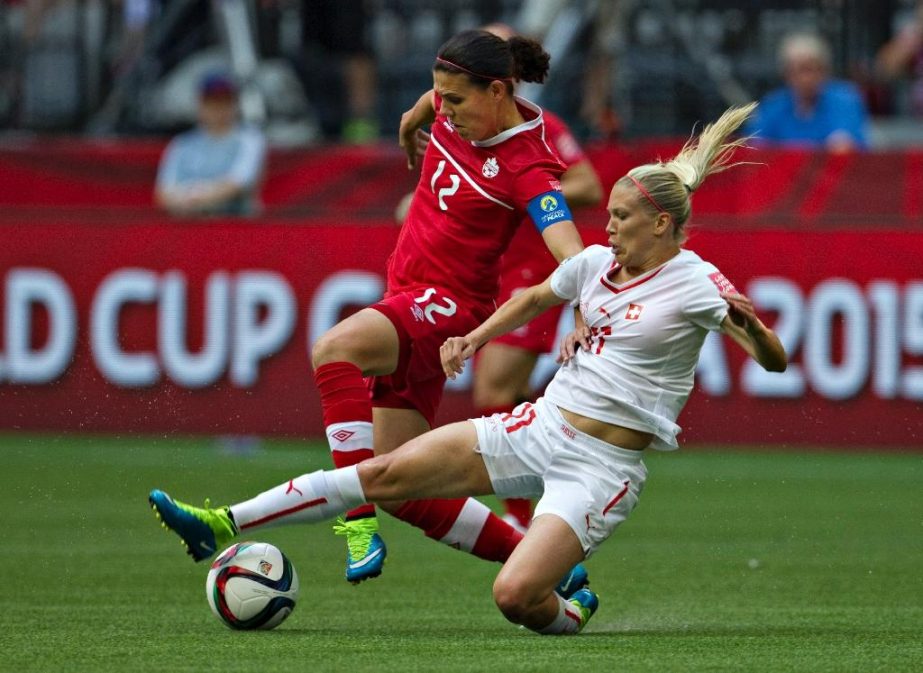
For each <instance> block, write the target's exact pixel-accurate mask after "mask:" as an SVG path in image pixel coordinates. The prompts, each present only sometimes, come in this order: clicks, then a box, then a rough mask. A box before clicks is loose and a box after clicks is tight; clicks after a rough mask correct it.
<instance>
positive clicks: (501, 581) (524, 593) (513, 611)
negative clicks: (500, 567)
mask: <svg viewBox="0 0 923 673" xmlns="http://www.w3.org/2000/svg"><path fill="white" fill-rule="evenodd" d="M493 593H494V602H495V603H496V604H497V607H498V608H500V612H502V613H503V616H504V617H506V618H507V619H508V620H510V621H511V622H513V623H514V624H521V623H522V622H523V621H524V620H525V619H526V617H527V616H528V615H529V614H530V613H531V612H532V610H534V609H535V606H536V605H537V604H538V603H540V602H541V601H540V599H541V597H540V596H538V595H537V592H535V591H534V588H533V587H532V586H531V585H530V584H529V583H528V582H526V581H523V580H521V579H519V578H515V577H509V576H506V575H504V574H503V573H501V574H500V575H498V576H497V579H496V580H495V581H494V588H493Z"/></svg>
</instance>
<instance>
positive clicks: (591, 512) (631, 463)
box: [472, 398, 647, 556]
mask: <svg viewBox="0 0 923 673" xmlns="http://www.w3.org/2000/svg"><path fill="white" fill-rule="evenodd" d="M472 423H474V427H475V428H476V429H477V433H478V446H477V449H476V450H477V451H478V453H480V454H481V456H482V457H483V458H484V464H485V465H486V466H487V472H488V474H489V475H490V481H491V483H492V484H493V488H494V493H496V494H497V495H498V496H499V497H501V498H509V497H540V498H541V499H540V500H539V501H538V504H537V505H536V506H535V516H539V515H541V514H554V515H556V516H559V517H560V518H562V519H563V520H564V521H566V522H567V524H568V525H569V526H570V527H571V528H573V530H574V533H576V534H577V538H578V539H579V540H580V544H581V545H582V546H583V550H584V552H585V553H586V555H587V556H589V555H590V554H592V553H593V552H594V551H596V548H597V547H599V545H600V544H601V543H602V541H603V540H605V539H606V538H607V537H609V536H610V535H611V534H612V533H613V531H615V529H616V528H617V527H618V526H619V524H621V523H622V522H623V521H624V520H625V519H626V518H628V515H629V514H630V513H631V510H633V509H634V508H635V505H637V504H638V498H639V496H640V495H641V489H642V488H643V487H644V481H645V479H647V468H646V467H645V466H644V462H643V461H642V460H641V452H640V451H632V450H630V449H622V448H620V447H617V446H613V445H612V444H607V443H606V442H604V441H602V440H600V439H596V438H595V437H592V436H590V435H587V434H585V433H583V432H580V431H579V430H577V429H575V428H574V427H573V426H571V425H570V424H569V423H568V422H567V421H565V420H564V417H563V416H561V412H560V411H558V408H557V406H555V405H554V404H552V403H551V402H548V401H546V400H545V399H544V398H539V399H538V401H536V402H534V403H531V402H526V403H524V404H520V405H519V406H518V407H516V408H515V409H514V410H513V412H512V413H509V414H494V415H493V416H490V417H486V418H478V419H474V420H472Z"/></svg>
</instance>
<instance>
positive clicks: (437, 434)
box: [150, 104, 786, 633]
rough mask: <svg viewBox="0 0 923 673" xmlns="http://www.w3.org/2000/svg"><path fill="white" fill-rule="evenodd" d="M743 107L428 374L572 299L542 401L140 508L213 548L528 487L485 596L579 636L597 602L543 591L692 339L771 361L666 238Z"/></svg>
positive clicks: (691, 362)
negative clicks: (264, 531)
mask: <svg viewBox="0 0 923 673" xmlns="http://www.w3.org/2000/svg"><path fill="white" fill-rule="evenodd" d="M754 107H755V105H754V104H750V105H748V106H745V107H741V108H732V109H730V110H728V111H727V112H725V114H724V115H722V117H721V118H720V119H719V120H718V121H717V122H715V123H714V124H712V125H710V126H707V127H706V128H705V129H704V131H703V132H702V135H701V136H700V137H699V138H698V140H697V141H691V142H690V143H688V144H687V146H686V147H684V148H683V150H682V151H681V152H680V153H679V155H678V156H677V157H676V158H674V159H673V160H671V161H669V162H666V163H656V164H648V165H644V166H639V167H636V168H634V169H632V170H631V171H629V173H628V174H627V175H626V176H624V177H623V178H621V179H620V180H618V181H617V182H616V184H615V186H614V187H613V188H612V192H611V194H610V197H609V203H608V211H609V222H608V224H607V226H606V232H607V234H608V236H609V246H600V245H595V246H591V247H589V248H587V249H586V250H584V251H583V252H581V253H579V254H577V255H575V256H574V257H572V258H570V259H569V260H567V261H565V262H564V263H562V264H561V266H560V267H558V269H557V270H556V271H555V272H554V273H553V274H552V275H551V276H550V277H549V278H548V279H547V280H546V281H545V282H543V283H541V284H540V285H536V286H533V287H531V288H529V289H528V290H526V291H524V292H522V293H521V294H519V295H517V296H516V297H514V298H512V299H510V300H509V301H508V302H506V303H505V304H504V305H503V306H502V307H500V309H499V310H498V311H497V312H496V313H494V314H493V315H492V316H491V317H490V318H488V319H487V320H486V321H485V322H484V323H482V324H481V325H480V326H479V327H477V328H476V329H474V330H473V331H472V332H470V333H469V334H467V335H466V336H463V337H453V338H450V339H448V340H447V341H446V342H445V344H444V345H443V346H442V351H441V355H442V362H443V368H444V370H445V372H446V375H447V376H449V377H454V376H455V375H456V374H457V373H459V372H461V371H462V368H463V366H464V361H465V360H467V359H468V358H470V357H471V356H473V355H474V353H475V351H476V350H477V348H478V347H480V346H481V345H483V344H484V343H486V342H487V341H488V340H489V339H491V338H493V337H495V336H497V335H499V334H503V333H505V332H507V331H509V330H512V329H515V328H516V327H518V326H519V325H522V324H524V323H525V322H527V321H528V320H530V319H531V318H533V317H534V316H535V315H537V314H538V313H540V312H541V311H543V310H545V309H546V308H548V307H550V306H552V305H555V304H560V303H563V302H571V303H572V304H574V305H578V306H579V307H580V310H581V311H582V313H583V317H584V321H585V322H586V324H587V332H586V333H585V334H582V335H578V336H577V337H576V338H575V339H574V340H571V341H570V342H569V343H568V344H566V345H565V346H564V347H563V348H562V351H563V352H562V356H563V359H564V360H565V363H564V365H563V366H562V367H561V369H560V370H559V371H558V373H557V374H556V375H555V377H554V379H553V380H552V382H551V383H550V384H549V386H548V388H547V391H546V393H545V396H544V397H543V398H540V399H539V400H538V401H537V402H535V403H525V404H522V405H520V406H519V407H517V408H516V409H515V410H514V411H513V412H512V413H510V414H495V415H494V416H491V417H489V418H480V419H476V420H473V421H463V422H459V423H454V424H451V425H447V426H445V427H442V428H437V429H435V430H432V431H430V432H428V433H426V434H424V435H422V436H420V437H417V438H416V439H413V440H411V441H410V442H407V443H406V444H404V445H403V446H402V447H400V448H399V449H398V450H396V451H395V452H393V453H391V454H387V455H382V456H378V457H375V458H373V459H370V460H367V461H365V462H363V463H361V464H359V465H356V466H353V467H347V468H342V469H339V470H331V471H326V472H324V471H317V472H314V473H311V474H306V475H302V476H300V477H297V478H295V479H292V480H290V481H288V482H286V483H284V484H281V485H279V486H277V487H276V488H273V489H271V490H269V491H266V492H264V493H262V494H260V495H258V496H257V497H255V498H253V499H251V500H248V501H246V502H242V503H239V504H237V505H232V506H231V507H224V508H218V509H200V508H196V507H191V506H189V505H186V504H185V503H180V502H178V501H175V500H173V499H172V498H170V497H169V496H167V495H166V494H165V493H163V492H162V491H158V490H155V491H153V492H152V493H151V496H150V501H151V504H152V505H153V507H154V509H155V511H157V513H158V514H159V515H160V517H161V518H162V519H163V521H164V523H165V524H166V525H167V526H168V527H170V528H172V529H173V530H174V531H176V532H177V533H178V534H179V535H180V537H181V538H182V539H183V540H184V542H185V543H186V544H187V545H190V546H194V545H198V544H208V545H211V546H212V547H213V548H214V546H215V545H222V544H224V543H226V542H228V541H229V540H230V539H231V538H232V537H233V536H234V535H236V534H237V533H239V532H241V531H244V530H246V531H248V532H249V531H250V530H252V529H254V528H256V527H258V526H264V525H271V524H281V523H294V522H312V521H320V520H325V519H328V518H331V517H333V516H335V515H336V514H338V513H340V512H342V511H344V510H346V509H348V508H350V507H355V506H356V505H357V504H360V503H362V502H369V501H376V502H378V501H390V500H405V499H415V498H429V497H459V496H465V495H484V494H489V493H495V494H496V495H498V496H501V497H523V496H525V497H530V496H540V500H539V502H538V504H537V506H536V509H535V518H534V520H533V524H532V526H531V527H530V528H529V530H528V532H527V533H526V536H525V538H524V539H523V540H522V542H520V544H519V545H518V546H517V547H516V549H515V550H514V551H513V554H512V556H511V557H510V558H509V560H508V561H507V562H506V564H505V565H504V566H503V568H502V569H501V571H500V573H499V574H498V576H497V578H496V580H495V582H494V587H493V592H494V599H495V601H496V603H497V605H498V607H499V608H500V610H501V611H502V612H503V614H504V615H505V616H506V617H507V618H508V619H509V620H510V621H513V622H515V623H517V624H522V625H524V626H526V627H528V628H530V629H532V630H534V631H537V632H539V633H575V632H577V631H579V630H580V629H582V628H583V626H584V625H585V624H586V622H587V620H588V619H589V618H590V616H591V615H592V614H593V612H595V610H596V607H597V605H598V599H597V597H596V596H595V595H594V594H593V593H592V592H590V591H589V590H588V589H581V590H580V591H577V592H576V593H575V594H573V596H571V597H570V598H569V599H565V598H563V597H562V596H561V595H559V594H557V593H555V586H556V584H557V583H558V581H559V580H560V578H561V577H562V576H563V575H564V574H565V573H566V572H567V571H568V570H569V569H570V568H571V567H573V566H574V564H576V563H578V562H579V561H581V560H582V559H584V558H585V557H586V556H588V555H589V554H591V553H593V551H594V550H595V549H596V548H597V547H598V546H599V545H600V543H602V542H603V540H605V539H606V538H607V537H609V535H611V534H612V532H613V531H614V530H615V528H616V527H618V525H619V524H620V523H621V522H622V521H624V520H625V518H626V517H627V516H628V514H629V513H630V512H631V510H632V509H633V508H634V507H635V505H636V504H637V502H638V498H639V496H640V493H641V490H642V488H643V486H644V481H645V479H646V477H647V471H646V469H645V467H644V463H643V462H642V455H643V454H642V450H643V449H645V448H647V447H652V448H655V449H666V450H670V449H675V448H677V443H676V435H677V433H678V432H679V430H680V428H679V426H678V425H676V419H677V417H678V415H679V412H680V410H681V409H682V407H683V405H684V404H685V402H686V399H687V397H688V396H689V393H690V392H691V390H692V386H693V374H694V370H695V365H696V362H697V360H698V356H699V351H700V349H701V347H702V343H703V341H704V340H705V336H706V334H707V332H708V331H720V332H724V333H726V334H728V335H730V336H731V337H732V338H733V339H734V341H736V342H737V343H738V344H740V346H741V347H742V348H743V349H744V350H745V351H746V352H747V353H748V354H749V355H750V356H751V357H753V358H754V359H755V360H756V361H757V362H758V363H759V364H760V365H762V366H763V367H764V368H766V369H768V370H770V371H782V370H784V369H785V367H786V354H785V350H784V348H783V347H782V344H781V343H780V342H779V339H778V338H777V337H776V335H775V334H774V333H773V331H772V330H771V329H769V328H768V327H766V326H765V325H764V324H763V323H762V322H761V321H760V320H759V318H758V317H757V315H756V313H755V311H754V308H753V305H752V303H751V302H750V300H749V299H747V298H746V297H744V296H743V295H740V294H738V293H737V292H736V290H735V289H734V287H733V285H731V283H730V282H729V281H728V280H727V279H725V278H724V276H723V275H721V272H720V271H718V269H717V268H716V267H715V266H713V265H712V264H709V263H708V262H706V261H704V260H702V259H701V258H700V257H699V256H698V255H696V254H695V253H693V252H691V251H688V250H684V249H682V247H681V244H682V241H683V239H684V225H685V223H686V221H687V220H688V218H689V213H690V207H689V197H690V194H691V193H692V192H694V191H695V190H696V189H697V188H698V187H699V185H701V184H702V182H703V181H704V179H705V178H706V177H707V176H708V175H710V174H712V173H716V172H718V171H720V170H723V169H725V168H728V167H730V166H731V165H732V164H729V163H728V162H729V161H730V157H731V154H732V153H733V151H734V150H735V149H736V148H737V147H738V146H740V145H741V144H742V142H743V141H741V140H736V141H726V138H727V136H728V135H729V134H731V133H732V132H733V131H734V130H736V129H737V128H738V127H739V126H740V124H741V123H743V121H744V120H745V119H746V118H747V116H748V115H749V114H750V113H751V112H752V110H753V108H754Z"/></svg>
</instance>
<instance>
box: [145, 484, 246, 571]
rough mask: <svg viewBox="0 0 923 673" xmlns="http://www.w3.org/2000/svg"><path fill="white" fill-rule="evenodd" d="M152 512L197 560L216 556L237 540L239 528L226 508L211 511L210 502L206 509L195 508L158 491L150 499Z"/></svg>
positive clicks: (153, 492)
mask: <svg viewBox="0 0 923 673" xmlns="http://www.w3.org/2000/svg"><path fill="white" fill-rule="evenodd" d="M147 501H148V502H149V503H151V509H153V510H154V514H156V515H157V518H158V519H160V521H161V525H162V526H163V527H164V528H169V529H170V530H172V531H173V532H174V533H176V534H177V535H179V536H180V539H182V541H183V545H184V546H185V547H186V553H187V554H189V555H190V556H191V557H192V558H193V560H194V561H197V562H198V561H202V560H204V559H207V558H208V557H210V556H211V555H212V554H214V553H215V552H216V551H218V549H220V548H221V547H223V546H224V545H225V544H226V543H228V542H230V541H231V540H233V539H234V538H235V537H237V533H238V531H237V526H235V525H234V522H233V521H232V520H231V514H230V510H229V509H228V508H227V507H219V508H217V509H212V508H210V507H209V502H208V500H206V501H205V507H204V508H202V507H193V506H192V505H187V504H186V503H184V502H180V501H179V500H174V499H173V498H171V497H170V496H169V495H167V494H166V493H164V492H163V491H161V490H159V489H156V488H155V489H154V490H153V491H151V494H150V495H149V496H148V498H147Z"/></svg>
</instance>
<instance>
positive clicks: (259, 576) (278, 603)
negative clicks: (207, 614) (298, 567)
mask: <svg viewBox="0 0 923 673" xmlns="http://www.w3.org/2000/svg"><path fill="white" fill-rule="evenodd" d="M205 594H206V596H207V597H208V604H209V606H210V607H211V609H212V612H214V613H215V616H216V617H218V619H220V620H221V621H222V622H224V624H225V625H227V626H229V627H230V628H232V629H242V630H249V629H273V628H275V627H277V626H278V625H279V624H281V623H282V622H283V621H285V618H286V617H288V616H289V614H291V612H292V610H294V609H295V602H296V601H297V600H298V574H297V573H296V572H295V568H294V566H293V565H292V562H291V561H289V560H288V558H287V557H286V556H285V554H283V553H282V552H281V551H280V550H279V549H278V548H277V547H274V546H273V545H271V544H267V543H266V542H238V543H237V544H234V545H231V546H230V547H228V548H227V549H225V550H224V551H223V552H221V553H220V554H219V555H218V558H216V559H215V562H214V563H212V567H211V569H210V570H209V571H208V579H206V581H205Z"/></svg>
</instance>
